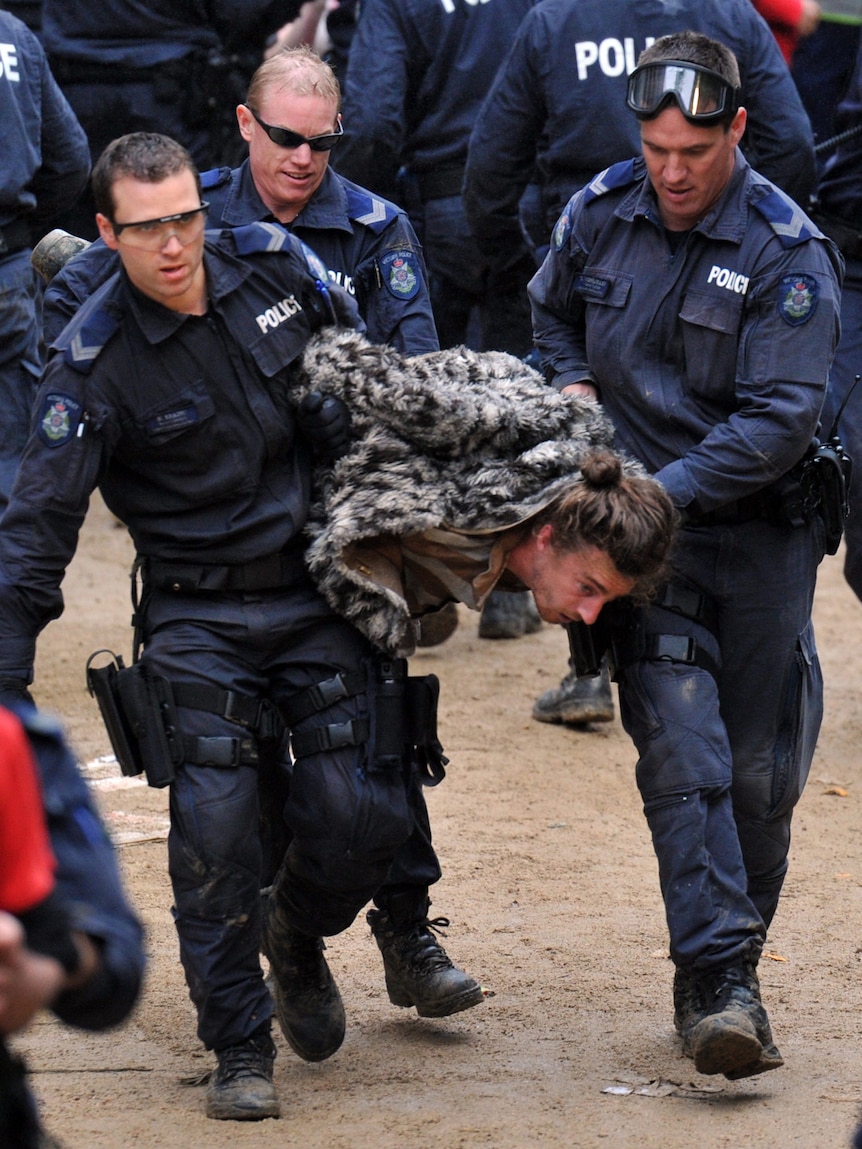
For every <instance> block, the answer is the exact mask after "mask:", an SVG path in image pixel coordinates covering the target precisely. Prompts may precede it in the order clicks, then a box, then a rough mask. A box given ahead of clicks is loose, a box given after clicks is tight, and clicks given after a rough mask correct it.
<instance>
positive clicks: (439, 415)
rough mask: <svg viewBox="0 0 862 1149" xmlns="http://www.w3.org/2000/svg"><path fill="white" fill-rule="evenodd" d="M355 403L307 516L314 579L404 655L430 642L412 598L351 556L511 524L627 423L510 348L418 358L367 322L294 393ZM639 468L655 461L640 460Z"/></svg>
mask: <svg viewBox="0 0 862 1149" xmlns="http://www.w3.org/2000/svg"><path fill="white" fill-rule="evenodd" d="M309 391H321V392H324V393H328V394H331V395H336V396H338V397H339V398H341V399H343V400H344V401H345V403H346V404H347V406H348V407H349V408H350V412H351V423H352V434H353V437H354V441H353V445H352V447H351V448H350V450H349V451H348V452H347V454H346V455H344V456H343V457H342V458H341V459H339V460H338V462H337V463H335V464H334V465H332V466H328V467H319V468H318V469H317V473H316V475H315V485H314V496H313V502H312V507H311V512H310V515H309V520H308V523H307V527H306V530H307V535H308V538H309V550H308V562H309V567H310V570H311V574H312V577H313V578H314V580H315V582H316V584H317V586H318V587H319V589H320V590H321V592H322V593H323V595H324V596H325V598H326V600H327V601H328V603H329V604H330V606H331V607H332V608H333V609H334V610H335V611H337V613H338V614H340V615H342V616H343V617H344V618H347V619H349V620H350V621H351V622H352V623H353V624H354V625H355V626H356V627H357V628H358V629H359V630H360V631H362V633H363V634H365V635H366V637H367V638H369V639H370V640H371V642H373V643H374V645H375V646H378V647H380V648H381V649H383V650H384V651H386V652H387V653H389V654H390V655H392V656H395V657H408V656H409V655H410V654H412V653H413V650H414V649H415V645H416V638H417V630H416V624H415V623H414V621H413V620H412V619H411V618H410V614H409V611H408V608H407V603H406V602H405V601H404V599H403V598H402V597H401V596H400V595H398V594H396V593H394V592H393V591H392V590H391V589H388V588H386V587H382V586H380V585H378V584H377V583H376V582H374V581H372V580H371V579H369V578H368V577H366V576H365V575H363V573H362V572H361V571H358V570H355V569H351V568H350V567H348V566H347V565H346V563H345V562H344V551H345V549H346V548H347V547H349V546H351V545H352V544H356V543H358V542H360V541H361V540H363V539H367V538H373V537H374V536H377V535H381V534H392V535H406V534H414V533H419V532H421V531H423V530H426V529H428V528H429V527H437V526H441V525H444V524H445V525H447V526H452V527H456V528H458V529H461V530H472V529H488V528H505V527H508V526H513V525H515V524H516V523H518V522H520V521H521V520H523V519H524V518H525V517H527V516H529V515H531V514H533V513H535V512H536V511H538V510H540V509H541V508H542V507H543V506H544V505H546V504H547V503H548V502H549V500H550V499H552V498H553V497H554V495H555V494H556V493H557V490H558V489H559V488H560V487H561V486H563V485H564V484H565V483H566V482H569V481H571V477H572V475H573V474H574V475H576V474H577V473H578V472H579V469H580V462H581V460H582V458H583V457H584V455H585V454H586V453H588V452H589V451H590V450H591V449H593V448H595V447H603V448H610V447H611V445H612V439H613V431H612V427H611V424H610V422H609V420H608V419H607V418H606V416H605V415H604V414H603V413H602V410H601V408H600V407H599V406H598V405H597V404H596V403H593V402H590V401H587V400H582V399H578V398H567V397H565V396H562V395H560V394H559V392H557V391H555V390H553V389H552V388H551V387H548V386H547V385H546V384H545V382H544V380H543V379H542V377H541V375H539V374H538V373H537V372H536V371H534V370H533V369H532V368H530V367H528V366H527V365H526V364H524V363H523V362H522V361H521V360H519V359H516V358H515V357H513V356H510V355H506V354H503V353H502V352H483V353H478V352H474V351H469V350H467V349H466V348H464V347H458V348H454V349H452V350H449V351H438V352H432V353H430V354H427V355H422V356H416V357H413V358H409V357H407V356H404V355H402V354H400V353H399V352H397V351H394V350H393V349H392V348H390V347H387V346H380V345H377V344H372V343H369V342H368V340H367V339H366V338H365V337H364V336H362V335H360V334H358V333H357V332H355V331H350V330H343V329H335V328H328V329H326V330H324V331H322V332H321V333H319V334H318V335H316V336H315V337H314V338H313V339H312V340H311V342H310V343H309V344H308V346H307V348H306V350H305V353H304V357H303V361H302V367H301V369H300V371H299V374H298V378H297V380H296V390H295V392H294V393H293V395H292V400H293V401H295V402H296V403H298V402H299V400H300V399H301V398H302V397H303V395H305V394H306V393H308V392H309ZM625 468H626V471H627V472H628V473H633V474H642V473H643V471H642V469H641V468H640V467H639V466H638V465H637V464H635V463H633V462H630V461H627V462H626V463H625Z"/></svg>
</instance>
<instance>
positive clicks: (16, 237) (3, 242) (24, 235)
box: [0, 219, 32, 256]
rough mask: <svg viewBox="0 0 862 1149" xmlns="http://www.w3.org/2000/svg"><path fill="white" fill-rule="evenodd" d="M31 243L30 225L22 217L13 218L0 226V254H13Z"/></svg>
mask: <svg viewBox="0 0 862 1149" xmlns="http://www.w3.org/2000/svg"><path fill="white" fill-rule="evenodd" d="M31 243H32V234H31V232H30V225H29V223H27V222H25V221H24V220H23V219H15V220H13V221H12V222H11V223H7V224H4V226H3V227H0V256H4V255H14V254H15V252H16V251H21V250H23V248H25V247H29V246H30V244H31Z"/></svg>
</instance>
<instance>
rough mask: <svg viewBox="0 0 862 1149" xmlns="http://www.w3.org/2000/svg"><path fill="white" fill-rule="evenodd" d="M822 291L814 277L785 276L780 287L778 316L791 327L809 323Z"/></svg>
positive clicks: (802, 275) (800, 275)
mask: <svg viewBox="0 0 862 1149" xmlns="http://www.w3.org/2000/svg"><path fill="white" fill-rule="evenodd" d="M819 293H820V291H819V288H818V286H817V280H816V279H815V278H814V276H813V275H806V274H804V273H801V274H799V275H785V276H783V277H782V279H781V282H780V283H779V285H778V314H779V315H780V316H781V318H782V319H783V320H784V322H785V323H789V324H790V326H791V327H799V326H801V325H802V324H803V323H807V322H808V320H809V319H810V318H811V316H812V315H813V314H814V311H815V309H816V307H817V298H818V295H819Z"/></svg>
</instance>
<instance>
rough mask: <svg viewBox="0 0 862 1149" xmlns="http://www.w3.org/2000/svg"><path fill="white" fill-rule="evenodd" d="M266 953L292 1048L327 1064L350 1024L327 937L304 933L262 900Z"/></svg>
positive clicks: (280, 1016) (270, 982) (280, 1020)
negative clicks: (328, 955) (328, 958)
mask: <svg viewBox="0 0 862 1149" xmlns="http://www.w3.org/2000/svg"><path fill="white" fill-rule="evenodd" d="M262 948H263V952H264V954H265V955H266V957H267V958H268V959H269V967H270V972H271V975H272V976H271V977H270V978H268V979H267V985H268V986H269V991H270V993H271V994H272V999H273V1002H274V1003H275V1015H276V1017H277V1018H278V1024H279V1025H280V1026H281V1032H282V1033H283V1034H284V1036H285V1038H286V1039H287V1043H288V1045H289V1046H290V1048H291V1049H292V1050H293V1052H294V1053H296V1054H297V1055H298V1056H299V1057H301V1058H303V1060H305V1061H325V1060H326V1058H327V1057H332V1055H333V1053H335V1052H336V1050H337V1049H339V1048H340V1046H341V1043H342V1042H343V1041H344V1031H345V1029H346V1027H347V1020H346V1018H345V1016H344V1003H343V1002H342V1000H341V994H340V993H339V991H338V986H337V985H336V984H335V978H334V977H333V976H332V973H331V972H330V969H329V966H328V965H327V964H326V958H325V957H324V956H323V951H324V949H325V946H324V944H323V938H316V937H312V936H311V935H310V934H303V933H300V931H299V930H295V929H293V927H292V926H289V925H288V924H287V922H286V921H285V920H284V918H283V917H282V915H281V914H280V913H279V911H278V910H277V909H276V908H274V907H273V903H272V899H271V898H267V899H265V901H264V927H263V945H262Z"/></svg>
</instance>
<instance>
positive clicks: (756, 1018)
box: [689, 960, 784, 1081]
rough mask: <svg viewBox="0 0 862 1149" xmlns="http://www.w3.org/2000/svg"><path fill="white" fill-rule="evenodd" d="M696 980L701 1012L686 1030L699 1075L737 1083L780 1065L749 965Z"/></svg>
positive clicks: (757, 983) (758, 985)
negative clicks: (702, 1004)
mask: <svg viewBox="0 0 862 1149" xmlns="http://www.w3.org/2000/svg"><path fill="white" fill-rule="evenodd" d="M698 981H699V985H700V992H701V993H702V994H703V998H704V1002H705V1006H706V1013H705V1015H704V1017H703V1018H701V1020H700V1021H699V1022H698V1023H697V1024H696V1025H695V1026H694V1027H693V1028H692V1029H691V1030H690V1032H689V1046H690V1051H691V1056H692V1057H693V1058H694V1065H695V1068H696V1069H697V1071H698V1072H699V1073H723V1074H724V1076H725V1077H727V1078H728V1079H729V1080H730V1081H738V1080H739V1079H740V1078H742V1077H752V1076H753V1075H754V1074H756V1073H765V1072H767V1070H770V1069H778V1068H779V1066H781V1065H783V1064H784V1059H783V1058H782V1056H781V1054H780V1053H779V1052H778V1049H777V1047H776V1045H775V1042H774V1041H773V1040H772V1029H771V1027H770V1025H769V1018H768V1017H767V1016H766V1010H765V1009H764V1008H763V1003H762V1002H761V1000H760V982H759V981H758V979H757V970H756V967H755V965H754V963H753V962H751V961H747V960H743V961H740V962H738V963H736V964H735V965H732V966H728V967H727V968H726V969H722V970H717V971H712V972H709V973H705V974H701V975H700V976H699V978H698Z"/></svg>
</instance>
